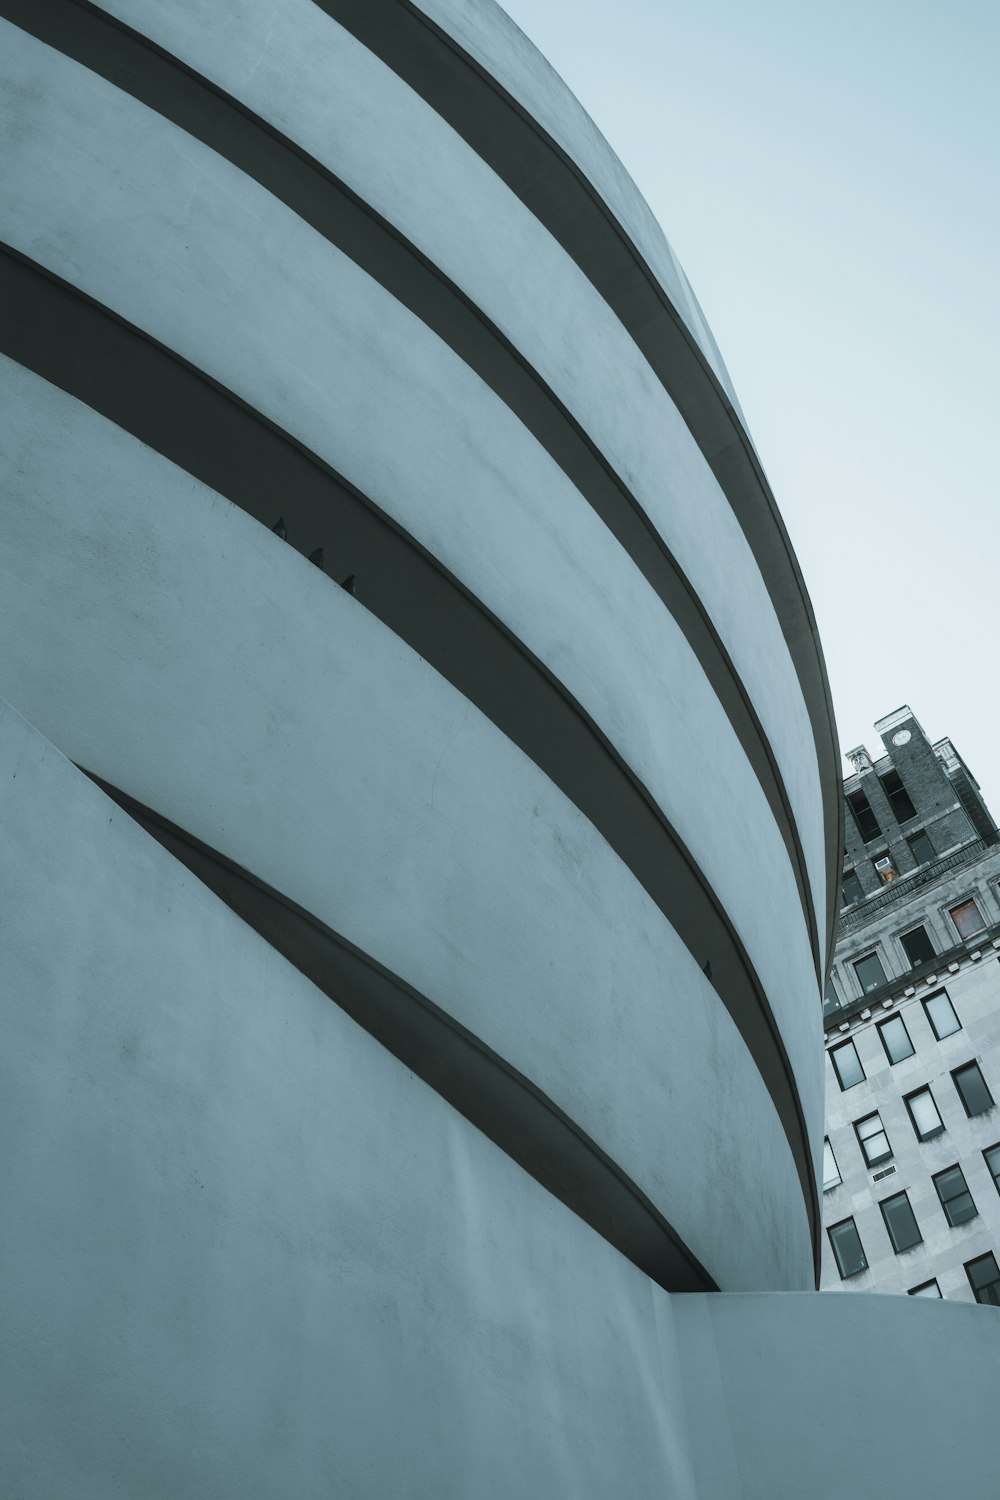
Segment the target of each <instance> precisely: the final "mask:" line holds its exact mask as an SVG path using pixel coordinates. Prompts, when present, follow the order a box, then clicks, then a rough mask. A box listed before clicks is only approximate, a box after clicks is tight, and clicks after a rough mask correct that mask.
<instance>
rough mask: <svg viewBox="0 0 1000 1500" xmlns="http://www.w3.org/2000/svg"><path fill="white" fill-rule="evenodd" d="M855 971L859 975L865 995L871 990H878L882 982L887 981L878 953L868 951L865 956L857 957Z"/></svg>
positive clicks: (862, 991)
mask: <svg viewBox="0 0 1000 1500" xmlns="http://www.w3.org/2000/svg"><path fill="white" fill-rule="evenodd" d="M854 972H855V974H857V976H858V982H859V984H860V985H861V993H862V994H863V995H867V994H868V992H869V991H870V990H877V989H878V987H879V985H880V984H885V982H886V978H885V970H884V969H883V967H882V960H881V959H880V958H879V956H878V954H877V953H866V954H865V956H864V958H856V959H855V960H854Z"/></svg>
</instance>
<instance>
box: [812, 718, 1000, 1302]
mask: <svg viewBox="0 0 1000 1500" xmlns="http://www.w3.org/2000/svg"><path fill="white" fill-rule="evenodd" d="M875 728H876V730H877V731H878V733H879V734H880V735H881V738H882V743H883V746H884V748H885V754H884V755H882V756H880V757H879V758H877V759H875V760H872V758H871V757H870V756H869V755H868V752H867V751H866V750H865V749H864V747H863V746H859V747H858V748H857V749H856V750H852V751H850V752H849V756H848V758H849V759H850V760H851V762H852V763H853V765H854V767H855V771H854V774H853V775H852V776H850V777H848V779H847V780H846V781H845V783H844V798H845V825H846V827H845V843H846V863H845V866H844V885H843V905H842V909H841V914H840V922H839V927H838V940H837V944H836V948H835V961H834V965H833V973H832V977H831V980H830V984H829V986H828V989H827V994H826V1001H825V1006H824V1015H825V1029H826V1046H827V1081H826V1094H827V1114H826V1119H827V1138H826V1143H825V1163H824V1184H823V1187H824V1192H823V1217H824V1222H825V1226H826V1239H827V1243H826V1247H825V1251H824V1258H823V1276H822V1285H823V1286H824V1287H844V1288H854V1289H859V1290H860V1289H864V1290H871V1291H880V1292H909V1293H910V1294H911V1295H913V1296H926V1297H944V1298H948V1299H954V1300H956V1301H964V1302H970V1301H974V1300H976V1301H980V1302H993V1303H997V1304H1000V1269H998V1257H1000V1111H998V1110H997V1108H996V1105H995V1101H996V1100H997V1099H1000V834H998V831H997V827H996V824H995V822H994V820H993V818H992V816H991V814H990V812H989V810H988V808H987V807H986V805H985V803H984V801H983V798H982V796H981V794H980V791H979V787H978V784H977V782H976V780H975V778H974V777H973V776H972V774H971V772H970V771H969V769H968V767H967V766H966V765H965V763H964V761H963V760H962V758H961V756H960V755H959V754H958V752H957V750H956V749H955V747H954V745H953V744H952V742H951V741H950V740H948V739H944V740H939V741H937V742H936V743H934V744H932V743H931V742H930V740H929V739H928V738H927V735H926V734H925V733H924V731H923V729H922V728H921V726H920V724H919V723H918V721H917V720H916V718H915V717H914V715H913V713H912V711H911V710H910V709H909V708H907V707H904V708H901V709H899V710H897V711H896V712H895V713H893V714H890V715H889V716H888V717H887V718H885V719H882V720H880V721H879V723H877V724H876V726H875Z"/></svg>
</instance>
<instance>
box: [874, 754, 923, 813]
mask: <svg viewBox="0 0 1000 1500" xmlns="http://www.w3.org/2000/svg"><path fill="white" fill-rule="evenodd" d="M876 775H878V772H876ZM878 779H879V785H880V786H881V788H882V791H883V792H884V793H885V800H886V801H887V802H888V804H889V808H890V810H891V812H892V815H893V817H894V818H895V819H896V822H897V823H912V821H913V819H914V818H915V817H916V816H917V809H916V807H915V806H914V802H913V798H912V797H911V796H910V794H909V792H908V791H907V789H906V783H905V782H904V780H903V778H902V776H900V774H899V772H898V771H897V770H896V767H895V766H890V767H889V770H888V771H883V772H882V773H881V775H879V776H878ZM893 780H895V783H896V784H895V786H892V785H891V783H892V782H893ZM902 798H905V799H906V806H907V807H909V809H910V810H909V812H906V809H905V807H904V808H897V806H896V803H897V802H898V801H900V800H901V799H902ZM900 812H902V813H903V814H904V816H902V817H900Z"/></svg>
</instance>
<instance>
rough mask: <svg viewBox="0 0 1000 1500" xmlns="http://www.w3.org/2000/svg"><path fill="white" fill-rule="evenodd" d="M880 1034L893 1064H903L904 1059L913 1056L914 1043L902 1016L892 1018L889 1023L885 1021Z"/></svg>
mask: <svg viewBox="0 0 1000 1500" xmlns="http://www.w3.org/2000/svg"><path fill="white" fill-rule="evenodd" d="M878 1034H879V1036H880V1037H881V1038H882V1046H883V1047H884V1048H885V1055H886V1057H887V1058H888V1059H889V1061H890V1062H891V1063H898V1062H902V1061H903V1058H904V1057H912V1056H913V1043H912V1042H911V1041H910V1033H909V1032H908V1031H907V1029H906V1026H905V1024H904V1022H903V1018H902V1016H890V1017H889V1019H888V1021H883V1022H882V1023H881V1024H880V1025H879V1027H878Z"/></svg>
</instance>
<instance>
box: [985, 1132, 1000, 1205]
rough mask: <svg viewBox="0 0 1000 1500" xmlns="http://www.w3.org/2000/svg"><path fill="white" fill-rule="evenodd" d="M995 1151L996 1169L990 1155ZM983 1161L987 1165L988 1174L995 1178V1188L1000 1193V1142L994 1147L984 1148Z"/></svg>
mask: <svg viewBox="0 0 1000 1500" xmlns="http://www.w3.org/2000/svg"><path fill="white" fill-rule="evenodd" d="M993 1151H995V1152H996V1166H995V1167H994V1165H993V1163H992V1162H991V1161H990V1154H991V1152H993ZM983 1160H984V1161H985V1163H986V1170H987V1172H989V1174H990V1176H991V1177H992V1178H993V1186H994V1187H995V1188H996V1190H997V1192H998V1193H1000V1141H997V1142H996V1144H995V1145H993V1146H984V1147H983Z"/></svg>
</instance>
